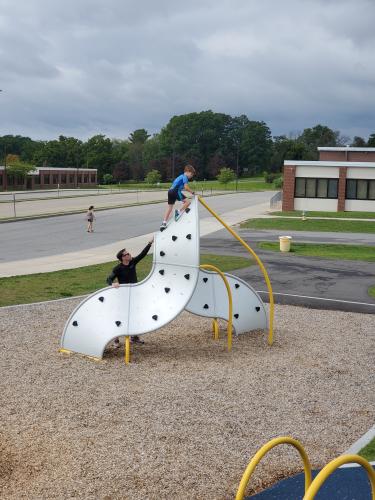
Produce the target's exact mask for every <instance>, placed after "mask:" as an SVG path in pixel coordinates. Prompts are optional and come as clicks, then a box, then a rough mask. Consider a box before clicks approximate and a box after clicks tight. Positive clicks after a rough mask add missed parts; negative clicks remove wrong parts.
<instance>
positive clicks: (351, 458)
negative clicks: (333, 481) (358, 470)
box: [303, 455, 375, 500]
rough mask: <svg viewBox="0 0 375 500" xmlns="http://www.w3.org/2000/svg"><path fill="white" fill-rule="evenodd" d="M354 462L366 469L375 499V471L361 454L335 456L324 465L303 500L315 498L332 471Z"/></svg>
mask: <svg viewBox="0 0 375 500" xmlns="http://www.w3.org/2000/svg"><path fill="white" fill-rule="evenodd" d="M352 462H354V463H357V464H359V465H361V466H362V467H363V468H364V469H365V470H366V472H367V475H368V478H369V480H370V484H371V495H372V500H375V471H374V469H373V468H372V466H371V465H370V464H369V463H368V461H367V460H366V459H365V458H363V457H360V456H359V455H342V456H341V457H338V458H335V459H334V460H332V461H331V462H329V464H327V465H326V466H325V467H323V469H322V470H321V471H320V472H319V474H318V475H317V476H316V477H315V479H314V481H313V482H312V483H311V485H310V486H309V488H308V490H307V491H306V493H305V496H304V497H303V500H313V499H314V498H315V495H316V494H317V493H318V491H319V489H320V487H321V486H322V484H323V483H324V481H325V480H326V479H327V478H328V476H330V475H331V474H332V472H334V471H335V470H336V469H337V468H338V467H340V466H341V465H343V464H348V463H352Z"/></svg>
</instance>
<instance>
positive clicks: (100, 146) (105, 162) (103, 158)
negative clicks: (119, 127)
mask: <svg viewBox="0 0 375 500" xmlns="http://www.w3.org/2000/svg"><path fill="white" fill-rule="evenodd" d="M83 154H84V158H85V162H84V163H85V164H86V165H85V166H87V167H89V168H97V169H98V177H99V179H103V180H104V174H110V173H111V172H112V165H113V159H112V141H111V140H110V139H108V138H107V137H105V135H101V134H98V135H94V136H93V137H91V138H90V139H89V140H88V141H87V142H86V143H85V144H84V147H83Z"/></svg>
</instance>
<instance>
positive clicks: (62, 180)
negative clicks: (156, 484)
mask: <svg viewBox="0 0 375 500" xmlns="http://www.w3.org/2000/svg"><path fill="white" fill-rule="evenodd" d="M61 184H66V174H61Z"/></svg>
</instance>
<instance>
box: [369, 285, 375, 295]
mask: <svg viewBox="0 0 375 500" xmlns="http://www.w3.org/2000/svg"><path fill="white" fill-rule="evenodd" d="M367 293H368V294H369V296H370V297H374V298H375V285H374V286H370V288H369V289H368V292H367Z"/></svg>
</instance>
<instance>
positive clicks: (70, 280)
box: [0, 254, 253, 306]
mask: <svg viewBox="0 0 375 500" xmlns="http://www.w3.org/2000/svg"><path fill="white" fill-rule="evenodd" d="M116 263H117V262H106V263H104V264H97V265H94V266H85V267H79V268H77V269H67V270H64V271H56V272H51V273H39V274H30V275H25V276H14V277H10V278H0V290H1V294H0V306H9V305H14V304H28V303H32V302H42V301H44V300H53V299H60V298H65V297H74V296H77V295H84V294H88V293H92V292H94V291H95V290H98V289H100V288H104V287H105V286H107V285H106V278H107V276H108V274H109V273H110V272H111V270H112V267H113V266H114V265H116ZM252 263H253V262H252V261H250V260H249V259H245V258H243V257H232V256H224V255H213V254H203V255H201V264H212V265H214V266H217V267H218V268H219V269H221V270H222V271H232V270H233V269H240V268H243V267H248V266H250V265H251V264H252ZM151 264H152V256H151V255H148V256H147V257H145V258H144V259H143V260H142V261H141V262H140V263H139V264H138V265H137V275H138V280H139V281H141V280H142V279H144V278H145V277H146V276H147V275H148V274H149V272H150V270H151Z"/></svg>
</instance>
